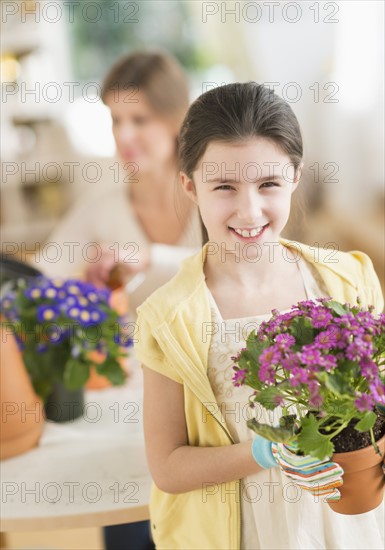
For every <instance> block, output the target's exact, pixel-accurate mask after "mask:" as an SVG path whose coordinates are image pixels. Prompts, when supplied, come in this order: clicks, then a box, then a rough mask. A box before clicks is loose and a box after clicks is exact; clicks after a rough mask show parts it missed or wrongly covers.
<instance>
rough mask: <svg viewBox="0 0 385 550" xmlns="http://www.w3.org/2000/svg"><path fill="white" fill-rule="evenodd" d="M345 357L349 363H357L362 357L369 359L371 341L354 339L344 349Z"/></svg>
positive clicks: (371, 352) (371, 351)
mask: <svg viewBox="0 0 385 550" xmlns="http://www.w3.org/2000/svg"><path fill="white" fill-rule="evenodd" d="M345 353H346V357H347V358H348V359H350V361H359V360H360V359H361V358H362V357H370V356H371V355H372V354H373V347H372V343H371V341H369V342H368V341H365V340H363V339H362V338H355V339H354V340H353V341H352V342H351V343H350V344H349V345H348V347H347V348H346V352H345Z"/></svg>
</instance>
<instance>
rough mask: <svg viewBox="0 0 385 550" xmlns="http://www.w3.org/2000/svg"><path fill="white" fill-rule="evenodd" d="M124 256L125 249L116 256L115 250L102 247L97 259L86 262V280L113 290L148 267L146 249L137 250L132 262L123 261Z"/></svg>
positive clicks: (148, 257) (148, 258)
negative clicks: (92, 261)
mask: <svg viewBox="0 0 385 550" xmlns="http://www.w3.org/2000/svg"><path fill="white" fill-rule="evenodd" d="M126 257H127V252H125V251H123V252H122V253H121V254H120V255H118V256H117V254H116V252H115V251H112V250H109V249H107V248H106V247H102V254H101V257H100V259H99V261H97V262H94V263H90V264H88V266H87V268H86V270H85V279H86V281H87V282H89V283H92V284H94V285H95V286H97V287H106V286H109V287H110V288H111V289H112V290H114V289H115V288H119V287H121V286H123V285H124V284H125V283H127V281H128V280H129V279H130V278H131V277H132V276H133V275H136V274H137V273H139V272H141V271H144V270H146V269H148V267H149V265H150V253H149V251H148V250H140V251H138V253H137V254H136V256H135V258H133V259H132V262H127V261H125V258H126Z"/></svg>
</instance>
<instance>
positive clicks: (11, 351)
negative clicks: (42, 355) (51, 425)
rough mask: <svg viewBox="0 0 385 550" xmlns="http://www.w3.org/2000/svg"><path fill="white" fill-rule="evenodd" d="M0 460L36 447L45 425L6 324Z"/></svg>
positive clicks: (0, 377) (0, 373) (0, 366)
mask: <svg viewBox="0 0 385 550" xmlns="http://www.w3.org/2000/svg"><path fill="white" fill-rule="evenodd" d="M0 334H1V360H0V404H1V424H0V427H1V432H0V433H1V445H0V460H3V459H5V458H10V457H12V456H16V455H19V454H22V453H25V452H26V451H28V450H29V449H32V448H33V447H36V445H37V444H38V443H39V439H40V435H41V432H42V430H43V426H44V421H45V417H44V412H43V403H42V400H41V399H40V398H39V397H38V396H37V395H36V393H35V392H34V389H33V386H32V383H31V381H30V379H29V376H28V373H27V370H26V368H25V365H24V362H23V358H22V355H21V353H20V351H19V349H18V347H17V344H16V340H15V337H14V335H13V334H12V332H11V331H10V329H9V327H7V326H6V325H1V326H0Z"/></svg>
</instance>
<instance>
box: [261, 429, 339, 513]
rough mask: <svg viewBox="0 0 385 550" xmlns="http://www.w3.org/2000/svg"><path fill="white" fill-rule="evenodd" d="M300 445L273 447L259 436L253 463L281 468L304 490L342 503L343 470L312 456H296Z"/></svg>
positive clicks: (280, 444) (325, 460)
mask: <svg viewBox="0 0 385 550" xmlns="http://www.w3.org/2000/svg"><path fill="white" fill-rule="evenodd" d="M297 450H298V444H297V443H296V442H295V443H294V444H291V445H284V444H283V443H272V442H271V441H268V440H267V439H264V438H263V437H261V436H259V435H257V436H256V437H255V438H254V440H253V443H252V453H253V457H254V460H255V461H256V462H257V463H258V464H259V465H260V466H261V467H262V468H265V469H266V468H274V467H275V466H277V465H278V466H279V467H280V468H281V470H282V471H283V473H284V474H285V475H286V476H287V477H288V478H290V479H291V480H292V481H293V482H294V483H295V484H296V485H298V486H299V487H301V489H303V490H305V491H308V492H309V493H310V494H312V495H313V496H317V497H324V498H325V501H326V502H336V501H338V500H340V498H341V493H340V491H339V490H338V487H340V486H341V485H342V484H343V480H342V475H343V473H344V471H343V469H342V468H341V467H340V466H339V464H337V463H336V462H331V461H330V460H329V458H328V457H327V458H325V459H324V460H319V459H317V458H314V457H312V456H310V455H304V456H301V455H297V454H296V452H297Z"/></svg>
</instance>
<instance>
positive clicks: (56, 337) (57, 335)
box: [45, 324, 67, 344]
mask: <svg viewBox="0 0 385 550" xmlns="http://www.w3.org/2000/svg"><path fill="white" fill-rule="evenodd" d="M45 333H46V336H47V339H48V341H49V342H51V344H60V342H63V340H64V339H65V338H66V336H67V332H66V331H65V330H64V329H63V328H62V327H60V326H59V325H56V324H53V325H51V326H48V327H47V329H46V331H45Z"/></svg>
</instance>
